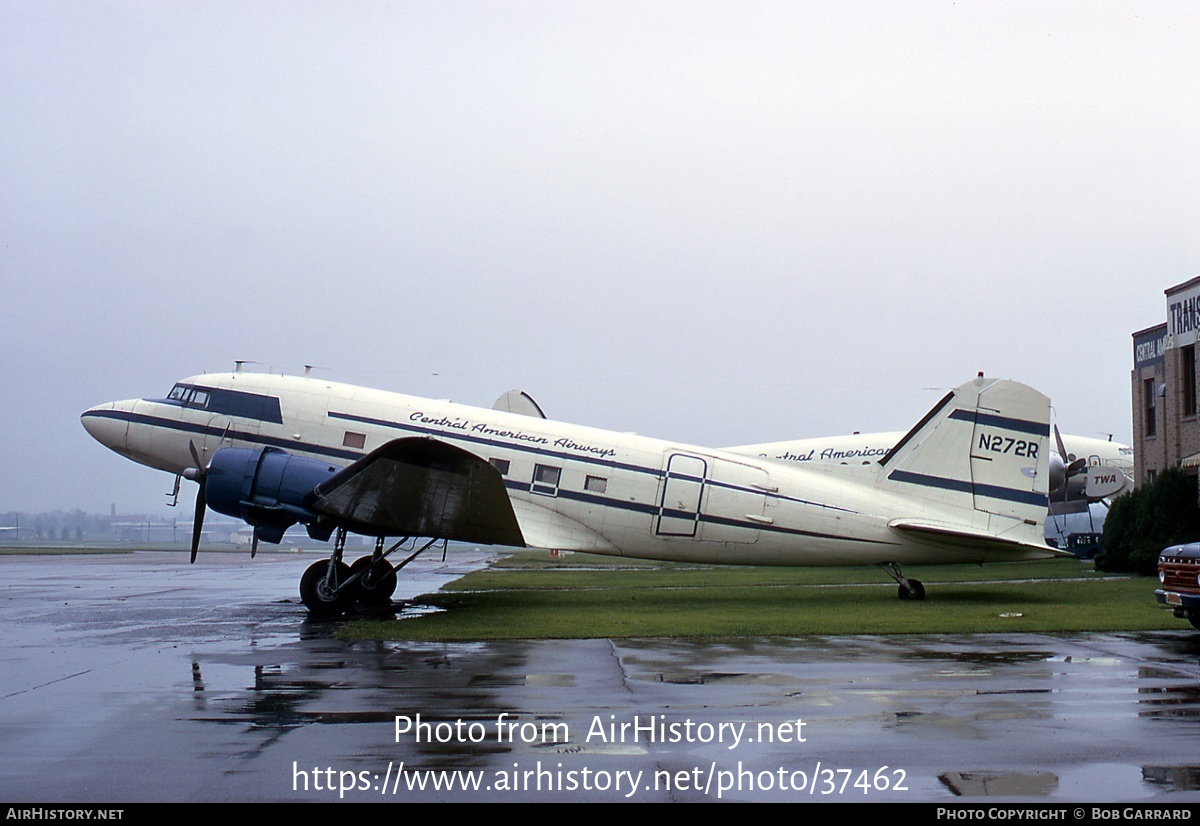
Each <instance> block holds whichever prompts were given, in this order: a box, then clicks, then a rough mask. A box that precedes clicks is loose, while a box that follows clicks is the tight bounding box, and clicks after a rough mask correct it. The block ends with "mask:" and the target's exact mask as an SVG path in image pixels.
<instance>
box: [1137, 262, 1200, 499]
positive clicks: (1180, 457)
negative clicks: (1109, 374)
mask: <svg viewBox="0 0 1200 826" xmlns="http://www.w3.org/2000/svg"><path fill="white" fill-rule="evenodd" d="M1166 297H1167V302H1166V303H1167V320H1166V322H1165V323H1163V324H1156V325H1155V326H1153V327H1147V328H1146V329H1144V330H1139V331H1138V332H1136V333H1134V334H1133V373H1132V391H1133V441H1134V454H1135V456H1134V482H1135V484H1138V485H1141V484H1143V483H1144V482H1152V481H1154V479H1155V477H1157V476H1158V474H1159V473H1161V472H1162V471H1163V470H1165V469H1166V468H1169V467H1183V468H1185V469H1187V470H1188V472H1189V473H1190V474H1191V475H1192V476H1196V474H1197V471H1198V470H1200V417H1198V415H1197V414H1198V413H1200V403H1198V402H1200V398H1198V396H1197V386H1198V383H1197V372H1196V371H1197V363H1196V362H1197V355H1198V353H1197V348H1198V347H1200V341H1198V334H1200V276H1197V277H1196V278H1193V279H1191V280H1190V281H1185V282H1183V283H1182V284H1177V285H1176V286H1174V287H1170V288H1169V289H1167V290H1166Z"/></svg>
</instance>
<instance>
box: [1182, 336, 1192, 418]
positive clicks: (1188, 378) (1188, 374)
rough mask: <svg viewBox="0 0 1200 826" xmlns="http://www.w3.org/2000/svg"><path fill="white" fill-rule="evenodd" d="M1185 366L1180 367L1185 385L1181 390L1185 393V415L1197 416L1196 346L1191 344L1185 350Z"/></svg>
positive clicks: (1183, 360) (1183, 354)
mask: <svg viewBox="0 0 1200 826" xmlns="http://www.w3.org/2000/svg"><path fill="white" fill-rule="evenodd" d="M1182 356H1183V358H1182V359H1181V360H1182V362H1183V364H1182V365H1181V367H1180V373H1181V375H1180V376H1179V378H1180V380H1181V381H1182V383H1183V387H1182V388H1181V389H1182V391H1183V415H1185V416H1195V415H1196V345H1195V344H1191V345H1188V346H1187V347H1184V348H1183V353H1182Z"/></svg>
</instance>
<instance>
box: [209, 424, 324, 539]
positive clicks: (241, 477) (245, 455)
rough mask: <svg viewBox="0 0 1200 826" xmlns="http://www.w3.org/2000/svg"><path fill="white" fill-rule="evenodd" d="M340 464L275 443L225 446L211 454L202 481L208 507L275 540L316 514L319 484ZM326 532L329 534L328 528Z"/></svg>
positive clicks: (314, 518)
mask: <svg viewBox="0 0 1200 826" xmlns="http://www.w3.org/2000/svg"><path fill="white" fill-rule="evenodd" d="M339 470H341V468H338V467H336V466H334V465H330V464H328V463H327V462H321V461H318V460H316V459H306V458H304V457H302V456H293V455H292V454H290V453H288V452H287V451H286V450H280V449H279V448H277V447H258V448H245V447H226V448H222V449H221V450H218V451H217V452H216V453H214V454H213V457H212V461H211V462H210V463H209V465H208V470H207V472H206V474H205V481H204V498H205V500H207V504H208V507H210V508H212V509H213V510H215V511H217V512H218V513H223V514H225V515H226V516H233V517H236V518H238V519H241V520H243V521H244V522H246V523H248V524H250V525H253V526H254V527H255V529H256V531H257V533H258V536H259V538H260V539H262V540H263V541H264V542H271V543H275V544H277V543H278V542H279V541H280V540H281V539H282V538H283V532H284V531H286V530H287V529H288V528H290V527H291V526H292V525H295V524H296V523H297V522H300V523H303V524H305V525H309V526H310V531H309V532H310V533H312V530H311V528H312V527H313V526H314V523H316V522H318V521H319V520H320V516H319V515H318V514H316V513H314V512H313V511H312V510H310V509H309V507H308V506H309V503H310V502H311V501H312V496H313V491H314V489H315V488H316V486H317V485H318V484H320V483H321V482H323V481H325V480H326V479H328V478H329V477H330V476H332V475H333V474H335V473H337V472H338V471H339ZM318 533H325V534H326V535H325V538H326V539H328V532H327V531H321V530H318Z"/></svg>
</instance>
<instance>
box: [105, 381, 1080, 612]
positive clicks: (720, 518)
mask: <svg viewBox="0 0 1200 826" xmlns="http://www.w3.org/2000/svg"><path fill="white" fill-rule="evenodd" d="M512 395H513V394H507V395H506V397H508V396H512ZM506 397H502V398H501V400H500V402H497V406H498V407H503V408H505V409H485V408H478V407H468V406H466V405H461V404H454V403H451V402H447V401H432V400H430V399H422V398H417V397H414V396H406V395H401V394H399V393H390V392H386V391H382V390H372V389H368V388H365V387H355V386H352V385H347V384H339V383H335V382H330V381H325V380H323V379H318V378H315V377H311V376H307V375H306V376H303V377H297V376H279V375H272V374H262V373H249V372H241V371H240V370H239V371H238V372H234V373H226V374H213V375H201V376H194V377H192V378H189V379H184V380H182V381H180V382H178V383H177V384H176V385H175V386H174V388H173V389H172V390H171V391H170V393H168V394H167V396H166V397H165V398H161V399H132V400H129V401H120V402H112V403H110V404H103V405H100V406H98V407H94V408H92V409H90V410H88V411H87V412H85V413H84V414H83V416H82V419H83V425H84V427H86V428H87V430H88V432H89V433H91V435H92V436H94V437H95V438H96V439H97V440H98V441H99V442H101V443H102V444H104V445H105V446H107V447H109V448H111V449H112V450H114V451H116V452H117V453H120V454H121V455H123V456H127V457H129V458H130V459H133V460H134V461H135V462H140V463H141V464H144V465H148V466H150V467H153V468H158V469H160V470H165V471H167V472H169V473H173V474H176V475H178V476H182V477H184V478H186V479H190V480H192V481H195V482H197V483H199V487H200V489H199V493H198V494H197V497H196V518H195V521H194V524H193V536H192V560H193V561H195V557H196V548H197V546H198V544H199V540H200V531H201V526H202V522H203V518H204V513H205V510H206V508H209V507H211V508H212V509H213V510H216V511H218V512H220V513H223V514H227V515H229V516H234V517H237V518H239V519H242V520H244V521H246V522H247V523H249V524H250V525H252V526H253V527H254V541H255V546H256V547H257V542H258V541H259V540H262V541H264V542H271V543H278V542H279V541H280V540H281V539H282V537H283V533H284V531H285V530H287V529H288V528H289V527H291V526H293V525H295V524H297V523H299V524H302V525H304V526H305V527H306V528H307V530H308V533H309V535H310V536H312V537H313V538H315V539H319V540H322V541H324V540H328V539H329V538H330V537H336V539H335V542H334V550H333V553H332V554H331V556H330V558H329V560H327V561H326V560H321V561H319V562H316V563H314V564H313V565H312V566H310V567H309V568H308V570H307V571H305V573H304V575H303V577H302V578H301V580H300V595H301V598H302V599H303V601H304V604H305V605H307V606H308V608H309V609H310V610H311V611H313V612H315V613H325V614H336V613H340V612H341V611H343V610H344V609H345V608H346V607H348V606H349V605H350V604H352V603H354V602H355V601H363V602H373V601H387V600H388V599H389V598H390V596H391V594H392V591H393V590H394V589H395V586H396V570H397V569H398V567H403V565H404V564H405V563H406V562H407V561H408V560H411V559H412V558H413V557H414V556H415V555H416V554H417V553H420V552H421V550H424V549H425V548H428V547H430V546H431V545H432V544H433V543H435V542H437V541H439V540H456V541H462V542H472V543H483V544H493V545H507V546H513V547H535V548H551V549H560V550H574V551H587V552H590V553H599V554H609V555H613V556H628V557H638V558H644V559H663V560H677V561H686V562H702V563H718V564H729V565H793V566H809V565H879V566H881V567H882V568H883V569H884V570H885V571H886V572H887V573H888V574H889V575H890V576H891V577H892V578H893V579H895V580H896V582H898V583H899V594H900V597H901V599H921V598H923V597H924V593H925V591H924V587H923V586H922V585H921V583H920V582H919V581H918V580H915V579H909V578H906V577H905V576H904V574H903V573H902V571H901V567H900V566H902V565H915V564H926V563H956V562H958V563H982V562H1001V561H1010V560H1021V559H1039V558H1045V557H1050V556H1054V555H1056V552H1055V551H1053V550H1052V549H1050V548H1048V547H1047V546H1046V544H1045V542H1044V540H1043V524H1044V522H1045V519H1046V515H1047V505H1048V499H1047V496H1048V491H1050V490H1052V489H1055V488H1057V487H1058V486H1059V485H1061V484H1063V481H1064V480H1063V479H1062V478H1057V479H1052V478H1051V477H1052V476H1056V475H1057V476H1059V477H1061V476H1062V475H1063V473H1064V468H1063V465H1062V462H1058V463H1057V464H1052V462H1051V455H1052V451H1051V450H1050V445H1049V442H1050V401H1049V399H1048V398H1047V397H1046V396H1044V395H1042V394H1041V393H1039V392H1037V391H1036V390H1033V389H1032V388H1029V387H1026V386H1025V385H1022V384H1018V383H1016V382H1012V381H1006V380H997V379H985V378H983V377H982V376H980V377H978V378H976V379H973V380H972V381H969V382H967V383H966V384H963V385H962V386H960V387H958V388H957V389H955V390H953V391H951V392H950V393H948V394H947V395H946V396H945V397H944V398H943V399H942V400H941V401H940V402H938V403H937V405H935V406H934V408H933V409H932V410H930V411H929V413H927V414H926V415H925V416H924V418H922V419H921V420H920V421H919V422H918V423H917V424H916V425H915V426H914V427H913V428H912V429H911V430H910V431H909V432H908V433H907V434H906V435H904V436H903V437H902V438H900V439H899V441H898V442H897V443H896V444H894V445H893V446H892V447H891V448H890V449H889V450H888V451H887V452H886V453H884V454H883V455H882V456H880V457H878V459H876V460H872V461H871V462H870V463H868V464H855V465H846V466H843V465H830V464H820V463H798V462H790V461H783V460H779V459H775V458H771V457H760V456H756V455H748V454H751V453H755V452H758V451H748V450H744V449H742V450H743V451H744V452H733V451H729V450H716V449H710V448H704V447H697V446H694V445H687V444H682V443H679V442H673V441H669V440H662V439H652V438H646V437H642V436H636V435H632V434H624V433H615V432H610V431H606V430H599V429H596V428H590V427H583V426H580V425H572V424H565V423H561V422H555V421H551V420H549V419H545V418H543V417H542V416H541V411H540V409H538V408H537V406H536V404H534V403H533V402H532V400H531V399H529V398H528V397H524V396H521V397H520V398H517V399H516V402H517V403H515V404H513V403H511V401H512V399H510V400H509V403H505V399H506ZM513 411H518V412H513ZM735 450H737V449H735ZM176 481H177V484H178V480H176ZM347 532H352V533H358V534H362V535H364V536H369V537H374V538H375V539H376V542H375V551H374V553H372V554H370V555H368V556H363V557H362V558H361V559H359V560H357V561H356V562H354V563H353V565H348V564H346V563H345V562H344V561H343V560H342V553H343V548H344V545H345V539H346V535H347ZM385 538H392V539H396V540H398V541H396V542H394V544H392V545H391V546H390V547H387V548H386V549H385V546H386V545H387V543H386V541H385ZM418 538H419V539H421V540H424V544H423V545H420V546H419V548H418V544H419V543H418V542H417V540H418ZM410 542H411V543H412V545H411V547H412V548H414V549H416V550H415V552H414V553H413V554H412V555H410V556H409V557H408V558H407V559H406V560H405V562H402V563H401V564H400V566H396V567H393V565H392V563H391V562H390V561H389V559H388V557H389V556H390V555H391V554H393V553H394V552H395V551H396V550H398V549H399V548H400V547H402V546H406V543H410ZM406 547H407V546H406Z"/></svg>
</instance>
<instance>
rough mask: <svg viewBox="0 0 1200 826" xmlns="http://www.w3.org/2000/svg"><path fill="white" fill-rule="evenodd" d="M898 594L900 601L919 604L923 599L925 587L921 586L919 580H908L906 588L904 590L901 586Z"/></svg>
mask: <svg viewBox="0 0 1200 826" xmlns="http://www.w3.org/2000/svg"><path fill="white" fill-rule="evenodd" d="M899 593H900V599H902V600H912V601H913V602H920V601H921V600H923V599H925V586H924V585H922V584H921V580H919V579H910V580H909V581H908V587H907V588H905V587H904V586H903V585H901V586H900V592H899Z"/></svg>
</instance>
